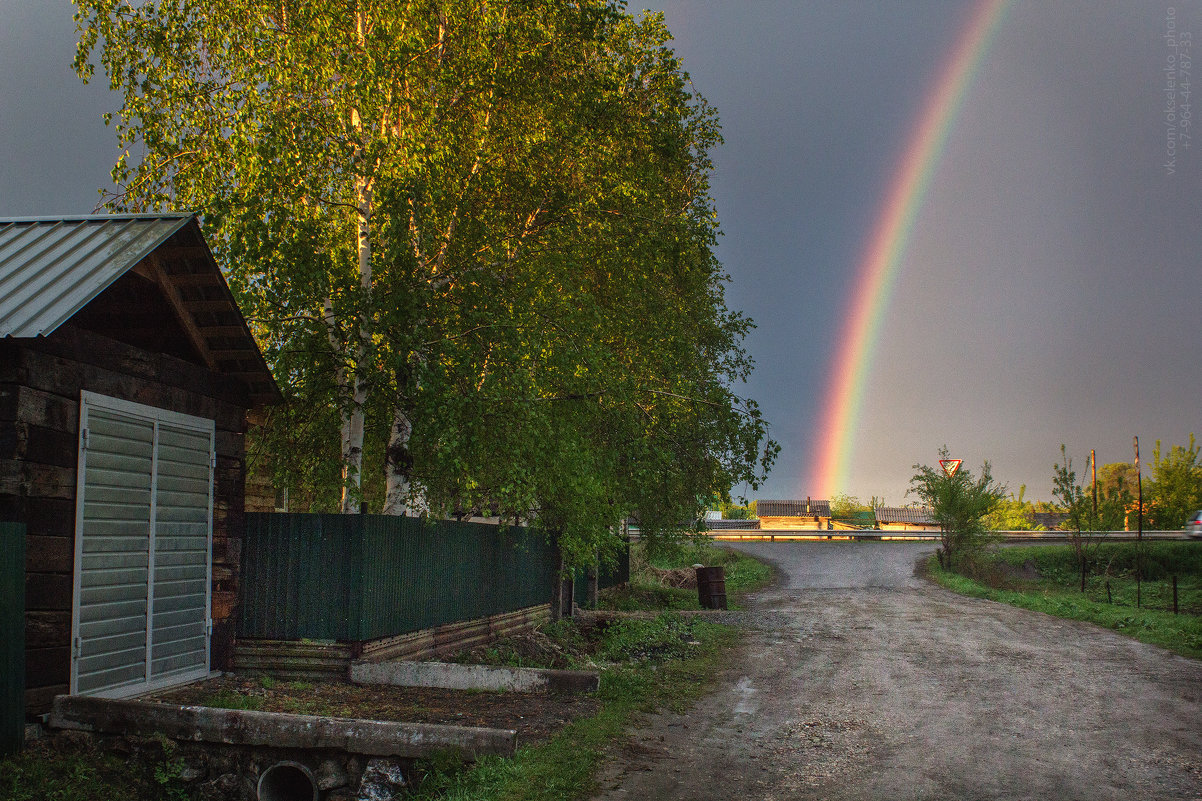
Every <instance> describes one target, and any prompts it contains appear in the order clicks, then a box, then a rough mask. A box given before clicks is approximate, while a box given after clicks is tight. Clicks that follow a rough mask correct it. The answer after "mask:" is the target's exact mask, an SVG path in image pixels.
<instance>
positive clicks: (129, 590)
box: [71, 392, 214, 697]
mask: <svg viewBox="0 0 1202 801" xmlns="http://www.w3.org/2000/svg"><path fill="white" fill-rule="evenodd" d="M213 434H214V425H213V421H212V420H205V419H203V418H199V417H192V416H189V415H184V414H180V413H178V412H171V411H167V410H165V409H156V408H154V407H151V406H143V405H141V404H137V403H131V402H128V401H121V400H117V399H115V398H108V397H105V396H103V395H97V394H95V393H91V392H84V393H83V396H82V398H81V403H80V447H79V462H78V466H79V475H78V479H77V496H76V514H75V528H76V531H75V588H74V604H73V610H72V658H71V692H72V693H77V694H81V695H100V696H107V697H124V696H130V695H136V694H138V693H141V692H145V691H147V690H149V689H153V688H157V687H164V686H169V685H172V684H178V683H182V682H185V681H190V680H192V679H194V678H199V677H202V676H204V675H207V673H208V666H209V602H210V593H211V589H210V587H211V581H210V579H211V574H212V535H213V525H212V523H213V512H212V508H213V502H212V499H213V466H214V449H213Z"/></svg>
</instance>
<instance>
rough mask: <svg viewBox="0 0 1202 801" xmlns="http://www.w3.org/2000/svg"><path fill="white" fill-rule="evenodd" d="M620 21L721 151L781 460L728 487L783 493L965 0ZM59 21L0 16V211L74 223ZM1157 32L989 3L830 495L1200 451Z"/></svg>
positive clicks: (676, 9) (1192, 279)
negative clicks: (981, 52) (961, 470)
mask: <svg viewBox="0 0 1202 801" xmlns="http://www.w3.org/2000/svg"><path fill="white" fill-rule="evenodd" d="M644 5H647V6H650V7H652V8H654V9H657V10H662V11H664V12H665V13H666V16H667V22H668V26H669V28H670V29H671V30H672V32H673V34H674V36H675V43H674V44H675V47H676V50H677V52H678V53H679V54H680V55H681V57H682V59H683V61H684V66H685V69H686V70H687V71H688V72H689V73H690V74H691V76H692V79H693V83H694V86H695V87H696V89H697V91H698V92H699V93H700V94H702V95H703V96H705V98H706V99H707V100H708V101H710V102H711V103H712V104H713V105H714V106H715V107H716V108H717V110H718V112H719V115H720V117H721V120H722V126H723V130H724V135H725V139H726V143H725V145H723V146H722V147H721V148H720V149H719V150H718V151H717V152H716V153H715V154H714V155H715V162H716V167H717V169H716V173H715V175H714V195H715V198H716V201H717V205H718V211H719V216H720V218H721V220H722V228H723V231H724V237H723V239H722V242H721V245H720V251H719V255H720V257H721V259H722V261H723V263H724V264H725V265H726V268H727V270H728V271H729V272H730V274H731V276H732V284H731V287H730V291H729V294H728V300H729V302H730V305H731V306H732V307H735V308H739V309H741V310H743V311H745V312H746V313H748V314H749V315H750V316H751V317H752V318H753V319H754V320H755V321H756V323H757V325H758V328H757V329H756V330H755V332H754V333H753V334H752V335H751V336H750V338H749V339H748V341H747V345H748V347H749V350H750V351H751V353H752V355H753V356H754V358H755V359H756V362H757V365H758V367H757V370H756V372H755V375H754V377H753V379H752V380H751V382H750V384H749V385H747V386H746V387H745V388H744V389H745V391H746V393H747V394H750V395H751V396H752V397H754V398H756V399H757V400H758V401H759V402H760V404H761V406H762V408H763V410H764V412H765V414H766V415H767V416H768V418H769V419H770V420H771V422H772V433H773V436H774V437H775V438H776V439H777V440H778V441H779V442H780V443H781V445H782V453H781V457H780V460H779V462H778V464H777V467H776V469H775V470H774V471H773V473H772V475H771V476H770V478H769V480H768V483H767V485H766V486H765V487H764V488H762V489H761V490H760V491H758V492H750V491H749V490H746V489H745V490H744V491H747V492H749V494H750V495H751V497H776V498H782V497H783V498H788V497H805V496H806V495H808V494H813V493H814V490H813V489H812V486H813V484H814V483H815V482H816V478H815V475H814V472H813V471H814V462H815V460H816V458H817V452H816V448H817V444H818V441H819V439H820V437H819V432H818V428H819V427H820V426H821V420H820V418H819V414H820V410H821V401H822V399H823V398H824V397H825V395H826V393H828V392H829V389H830V377H831V375H832V371H833V369H834V367H835V366H834V365H832V364H831V361H832V358H833V356H834V349H835V345H836V343H837V340H838V338H839V336H840V334H841V331H842V329H841V320H842V319H843V318H844V316H845V313H846V310H847V304H848V303H849V301H850V298H851V295H852V292H853V289H854V284H855V279H856V276H857V267H858V265H859V262H860V260H861V258H862V254H863V252H864V248H865V245H866V239H867V237H868V235H869V233H870V231H871V230H872V227H873V225H874V223H875V222H876V220H877V219H878V217H879V215H880V213H881V208H880V206H881V203H882V200H883V195H884V193H885V191H886V189H887V187H888V186H889V184H890V181H891V180H892V179H893V177H894V175H895V173H896V170H897V167H898V164H899V161H900V158H901V156H902V153H903V152H904V149H905V147H906V145H907V143H908V137H909V135H910V133H911V131H912V130H913V128H914V126H915V124H916V117H917V115H918V114H919V112H920V110H921V109H922V105H923V101H924V100H925V99H926V97H927V96H928V94H929V93H930V91H931V89H932V87H933V85H934V83H935V81H936V80H937V79H938V78H939V77H940V70H941V68H943V67H944V66H945V64H946V62H947V58H948V56H949V54H950V53H951V51H952V48H953V47H954V45H955V43H956V41H957V37H958V35H959V34H960V32H961V30H962V29H963V27H964V25H965V23H966V21H967V19H968V17H969V14H970V12H971V11H972V9H973V7H974V6H975V3H967V2H917V1H916V0H911V1H910V2H889V3H881V2H875V0H874V1H872V2H867V1H864V2H854V1H849V0H840V1H839V2H833V1H832V2H800V1H798V2H767V1H766V0H724V1H722V2H719V0H660V2H656V3H650V2H646V0H644V2H632V3H631V9H632V10H637V9H639V8H641V7H642V6H644ZM1170 9H1172V10H1171V12H1170ZM71 14H72V6H71V5H70V3H69V2H67V0H0V148H2V150H0V152H3V154H4V155H3V157H2V159H0V216H16V215H34V214H36V215H55V214H80V213H88V212H91V211H92V210H93V208H94V206H95V205H96V203H97V201H98V199H99V195H98V194H97V188H98V187H100V186H102V185H105V184H107V183H108V171H109V169H110V168H111V166H112V163H113V161H114V160H115V158H116V155H117V151H116V144H115V137H114V136H113V134H112V132H111V131H110V130H108V129H106V128H105V127H104V126H103V124H102V123H101V121H100V115H101V114H102V113H103V112H104V111H111V110H115V109H116V108H117V106H118V100H117V98H115V97H113V96H109V93H108V92H107V90H106V88H105V81H104V79H103V78H97V79H96V80H95V81H94V82H93V84H92V85H91V86H86V87H85V86H83V85H81V84H80V83H79V81H78V79H77V78H76V77H75V76H74V73H73V72H72V70H71V58H72V54H73V47H74V25H73V23H72V20H71ZM1170 16H1171V18H1172V20H1173V26H1174V28H1175V32H1176V34H1177V35H1178V39H1179V41H1184V40H1185V39H1189V40H1191V41H1192V40H1193V39H1194V38H1195V37H1202V0H1190V2H1185V3H1182V2H1173V3H1172V5H1169V4H1167V3H1162V2H1154V1H1153V2H1149V0H1124V2H1113V1H1112V2H1104V1H1103V0H1076V1H1074V0H1041V1H1040V2H1015V3H1013V4H1012V6H1011V7H1010V8H1009V9H1008V11H1007V12H1006V14H1005V16H1004V18H1003V20H1002V23H1001V26H1000V28H999V29H998V31H997V35H996V37H995V39H994V40H993V44H992V47H991V48H990V50H989V51H988V54H987V57H986V58H985V60H984V62H983V63H982V64H981V67H980V69H979V71H978V72H977V74H976V79H975V81H974V82H973V84H972V85H971V87H970V89H969V92H968V95H967V96H966V98H965V101H964V104H963V106H962V109H961V113H960V115H959V117H958V118H957V121H956V124H955V127H954V128H953V129H952V131H951V133H950V136H949V138H948V140H947V145H946V149H945V151H944V153H943V157H942V158H941V159H940V161H939V163H938V165H937V168H936V170H935V172H934V175H933V179H932V182H931V185H930V188H929V191H928V193H927V195H926V198H925V201H924V203H923V205H922V207H921V210H920V212H919V214H918V216H917V218H916V225H915V228H914V231H913V234H912V236H911V239H910V242H909V248H908V250H907V251H906V252H905V255H904V256H903V258H902V260H901V262H900V264H899V267H898V273H897V283H896V289H895V291H894V294H893V297H892V301H891V303H890V304H889V306H888V308H887V311H886V314H885V316H884V318H883V320H882V324H881V337H880V342H879V345H878V348H877V350H876V358H875V360H874V362H873V369H872V371H871V373H870V375H869V379H868V381H867V385H866V392H865V396H864V406H863V414H862V416H861V419H860V421H859V422H860V424H859V426H858V428H857V430H856V434H855V437H854V443H855V444H854V446H853V448H852V453H850V454H849V455H848V458H849V459H850V460H851V469H850V472H849V479H848V482H847V486H845V487H842V490H843V491H844V492H847V493H850V494H853V495H857V496H859V497H860V498H861V499H864V500H867V499H868V498H869V497H870V496H872V495H876V496H884V498H885V499H886V500H887V501H888V502H889V503H891V504H900V503H903V502H905V501H907V500H913V498H909V499H907V498H906V497H905V496H904V493H905V489H906V486H907V483H908V479H909V477H910V475H911V473H912V472H913V471H912V470H911V465H912V464H914V463H915V462H924V463H928V464H933V463H934V460H935V459H936V458H937V453H936V451H937V449H938V447H939V446H940V445H942V444H946V445H947V446H948V447H949V448H950V450H951V452H952V455H953V456H955V457H959V458H963V459H965V460H966V463H967V464H968V465H970V466H972V467H974V468H975V467H977V466H979V464H980V462H981V460H982V459H988V460H990V461H991V462H992V464H993V468H994V473H995V475H996V476H997V477H998V478H1000V479H1001V480H1002V481H1004V482H1006V483H1007V484H1008V485H1010V487H1011V488H1012V489H1013V490H1015V491H1017V490H1018V487H1019V485H1021V484H1026V485H1027V487H1028V491H1027V497H1028V498H1032V497H1034V498H1040V499H1050V497H1051V495H1050V492H1051V472H1052V464H1053V463H1054V462H1055V461H1056V460H1057V459H1058V457H1059V447H1060V443H1061V442H1064V443H1065V444H1067V445H1068V447H1069V452H1070V455H1074V456H1075V457H1076V458H1075V461H1076V462H1077V463H1078V465H1079V466H1083V465H1084V460H1085V456H1086V455H1087V454H1088V452H1089V449H1090V448H1096V449H1097V451H1098V460H1099V462H1100V463H1103V464H1104V463H1106V462H1115V461H1128V460H1130V458H1131V455H1132V454H1131V437H1132V436H1133V435H1139V437H1140V442H1141V446H1142V448H1141V455H1143V456H1144V458H1145V461H1150V458H1151V450H1152V445H1153V443H1154V441H1155V440H1156V439H1158V438H1159V439H1162V440H1164V442H1165V444H1166V447H1167V445H1169V444H1182V443H1184V442H1185V441H1186V440H1187V438H1188V436H1189V434H1190V432H1191V431H1197V432H1199V433H1202V425H1200V423H1202V413H1200V410H1202V359H1199V354H1202V347H1200V346H1202V262H1200V260H1199V255H1200V253H1202V202H1200V194H1199V190H1200V189H1202V183H1200V182H1199V178H1200V177H1202V136H1200V137H1199V139H1198V142H1197V145H1196V146H1195V147H1192V148H1187V147H1186V144H1187V143H1186V141H1185V140H1184V139H1179V141H1178V145H1177V150H1176V154H1175V164H1174V166H1173V172H1172V174H1169V171H1168V170H1167V169H1166V167H1165V164H1166V163H1167V162H1168V161H1169V158H1170V157H1169V154H1168V153H1167V152H1166V151H1167V147H1168V142H1167V137H1166V114H1165V105H1166V100H1167V99H1168V97H1167V95H1166V91H1165V88H1166V86H1165V72H1164V69H1165V67H1166V63H1167V59H1168V58H1169V57H1170V54H1180V53H1181V52H1183V51H1182V49H1181V48H1180V47H1179V48H1178V49H1177V50H1176V51H1174V50H1171V49H1170V47H1169V43H1168V42H1167V40H1166V39H1165V38H1164V35H1165V33H1166V30H1167V20H1168V19H1169V18H1170ZM1184 34H1190V36H1188V37H1187V36H1184ZM1193 71H1194V72H1198V73H1199V75H1198V76H1197V77H1199V78H1200V79H1202V66H1199V67H1198V68H1197V69H1196V70H1193ZM1199 89H1202V82H1200V83H1199ZM1183 90H1184V87H1182V86H1180V85H1179V86H1178V87H1177V90H1176V92H1177V93H1176V96H1175V100H1176V102H1177V104H1178V112H1179V113H1180V112H1181V111H1183V109H1182V107H1181V104H1182V103H1184V102H1186V101H1187V99H1186V98H1185V97H1184V96H1183V95H1182V92H1183ZM1179 130H1181V132H1182V133H1184V129H1180V128H1179Z"/></svg>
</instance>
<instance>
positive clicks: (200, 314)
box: [0, 214, 280, 405]
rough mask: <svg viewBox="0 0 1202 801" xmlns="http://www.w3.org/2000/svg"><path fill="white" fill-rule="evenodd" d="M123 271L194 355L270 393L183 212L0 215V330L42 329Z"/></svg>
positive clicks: (271, 386) (254, 390) (27, 332)
mask: <svg viewBox="0 0 1202 801" xmlns="http://www.w3.org/2000/svg"><path fill="white" fill-rule="evenodd" d="M130 273H133V274H136V275H137V276H140V277H141V278H142V279H145V280H146V281H149V282H152V283H153V284H154V285H155V286H156V287H157V288H158V289H159V290H160V292H161V295H162V297H163V299H164V300H165V302H166V304H167V305H168V306H169V308H170V310H171V313H172V314H173V315H174V316H175V318H176V319H177V320H178V321H179V324H180V327H181V328H182V330H183V332H184V335H185V337H186V338H187V339H188V342H189V345H190V347H191V349H192V351H193V352H194V353H195V354H196V356H197V359H198V360H199V361H200V362H201V363H203V364H204V365H205V366H206V367H208V368H209V369H210V370H212V371H213V372H219V373H224V374H226V375H229V376H231V377H233V378H235V379H237V380H239V381H240V382H241V383H243V384H244V385H245V386H246V388H247V392H248V394H249V396H250V400H251V402H252V403H254V404H256V405H260V404H268V403H278V402H279V401H280V392H279V388H278V387H277V386H276V384H275V379H274V378H273V377H272V375H271V371H270V370H269V369H268V367H267V363H266V361H264V359H263V354H262V353H261V352H260V350H259V346H258V344H257V343H256V342H255V339H254V337H253V336H252V334H251V332H250V329H249V327H248V326H247V324H246V320H245V318H244V317H243V316H242V312H241V310H240V309H239V308H238V305H237V303H236V302H235V300H234V296H233V294H232V293H231V292H230V289H229V285H228V284H227V283H226V281H225V277H224V276H223V275H222V273H221V269H220V268H219V267H218V266H217V262H216V261H215V260H214V259H213V254H212V252H211V251H210V250H209V247H208V245H207V244H206V243H205V241H204V237H203V235H202V234H201V232H200V226H199V224H198V223H197V221H196V217H195V215H191V214H157V215H101V216H90V217H69V218H67V217H65V218H55V219H48V218H0V337H9V336H11V337H38V336H46V335H48V334H51V333H53V332H54V331H55V330H56V329H57V328H59V327H60V326H62V325H63V324H64V323H66V322H67V321H68V320H70V319H71V318H72V317H74V316H75V315H76V314H78V313H79V312H80V311H81V310H82V309H84V307H85V306H87V305H88V304H89V303H91V302H92V301H93V300H95V299H96V298H97V297H99V296H101V294H102V293H104V292H105V290H106V289H108V288H109V287H111V286H112V285H113V284H114V283H116V282H117V281H118V280H119V279H121V278H122V277H123V276H126V275H127V274H130ZM115 338H120V337H115Z"/></svg>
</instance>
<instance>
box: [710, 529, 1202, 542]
mask: <svg viewBox="0 0 1202 801" xmlns="http://www.w3.org/2000/svg"><path fill="white" fill-rule="evenodd" d="M997 533H998V534H999V535H1001V537H1002V539H1003V540H1004V541H1005V542H1008V543H1009V542H1033V543H1034V542H1068V541H1069V540H1070V539H1071V537H1072V536H1073V535H1074V534H1075V533H1076V532H1072V531H999V532H997ZM1082 533H1083V535H1084V536H1086V537H1091V538H1093V539H1102V540H1106V541H1107V542H1127V541H1134V540H1136V539H1137V538H1138V533H1137V532H1135V531H1093V532H1082ZM706 534H707V536H709V537H710V538H711V539H714V540H718V541H722V542H740V541H748V542H777V541H780V542H795V541H797V542H800V541H815V542H817V541H827V540H857V541H861V540H864V541H872V542H879V541H911V542H913V541H931V542H936V541H938V540H939V537H940V534H939V532H938V531H933V530H929V531H880V530H861V531H852V530H830V531H826V530H809V529H776V530H769V529H763V530H746V531H730V530H726V531H710V532H706ZM1143 538H1144V539H1145V540H1184V539H1188V536H1187V535H1186V533H1185V532H1184V531H1145V532H1144V533H1143Z"/></svg>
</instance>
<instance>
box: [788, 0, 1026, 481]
mask: <svg viewBox="0 0 1202 801" xmlns="http://www.w3.org/2000/svg"><path fill="white" fill-rule="evenodd" d="M1009 5H1010V0H981V2H980V3H979V4H978V5H977V7H976V8H975V9H974V10H973V12H972V14H971V15H970V16H969V19H968V21H967V24H966V26H965V27H964V29H963V31H962V32H961V33H960V35H959V37H958V38H957V40H956V46H955V49H954V50H953V51H952V53H951V55H950V56H949V58H948V60H947V62H946V64H945V66H944V68H943V69H942V70H941V71H940V73H939V75H940V77H939V79H938V81H937V82H936V84H935V86H934V88H933V91H932V92H931V94H930V95H928V97H927V100H926V102H925V103H924V104H923V108H922V114H921V115H920V116H919V117H918V120H917V124H916V126H915V129H914V132H913V133H912V135H911V137H910V140H909V142H908V146H907V148H906V150H905V155H904V157H903V159H902V162H901V164H900V166H899V168H898V170H897V172H896V173H895V175H894V177H893V181H892V183H891V184H890V186H889V190H888V193H887V194H886V195H885V202H884V203H883V204H882V206H881V210H880V213H879V214H878V215H877V222H876V224H875V226H874V227H873V228H872V230H871V232H870V234H869V236H868V238H867V240H866V247H865V248H864V253H863V259H862V261H861V262H860V266H859V269H858V271H857V277H856V281H855V284H854V286H855V287H856V288H855V291H854V295H853V297H852V299H851V304H850V308H849V310H848V314H847V316H846V317H845V322H844V325H843V327H842V330H841V332H840V337H839V340H838V342H839V346H838V349H837V350H836V352H835V356H834V361H833V363H832V365H831V369H830V376H829V379H828V381H827V384H826V386H827V388H828V390H829V391H828V394H827V395H826V400H825V402H824V404H823V407H822V412H821V415H822V416H821V418H820V421H819V427H818V431H819V437H820V439H819V444H818V448H817V451H816V453H815V457H814V462H813V464H812V466H811V470H810V475H809V477H808V484H807V485H806V486H805V487H803V488H802V490H803V491H804V492H807V493H808V494H811V495H814V493H815V492H816V493H817V494H816V495H814V497H819V498H830V497H831V496H832V495H833V494H835V493H836V492H839V491H843V490H844V488H845V487H846V485H847V478H848V473H849V467H850V464H851V457H852V452H853V447H854V445H855V435H856V429H857V428H858V425H859V419H860V407H861V406H862V404H863V400H864V388H865V385H866V384H867V379H868V375H869V374H870V372H871V370H872V362H873V357H874V355H875V351H876V344H877V338H878V336H879V334H880V326H881V321H882V319H883V318H884V312H885V310H886V309H887V308H888V306H889V299H890V297H891V296H892V295H893V287H894V283H895V281H896V278H897V270H898V266H899V265H900V264H901V261H902V256H903V255H904V254H905V252H906V248H907V245H908V244H909V240H910V234H911V232H912V231H913V228H914V222H915V219H916V218H917V216H918V212H919V211H920V210H921V208H922V204H923V200H924V199H925V197H926V194H927V189H928V188H929V187H930V184H931V177H932V175H933V174H934V172H935V167H936V166H937V165H938V164H939V159H940V157H941V156H942V154H943V149H944V146H945V145H946V143H947V139H948V135H949V134H950V133H951V130H952V126H953V124H954V123H955V121H956V118H957V116H958V115H959V111H960V108H961V106H962V105H963V103H964V97H965V95H966V94H967V92H968V87H969V86H970V85H971V84H972V82H973V79H974V78H975V77H976V73H977V71H978V69H979V68H980V66H981V63H982V61H983V60H984V58H985V55H986V54H987V53H988V52H989V48H990V45H991V44H992V41H993V37H994V34H996V32H997V30H998V28H999V27H1000V25H1001V21H1002V18H1003V16H1005V11H1006V9H1007V7H1008V6H1009Z"/></svg>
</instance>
